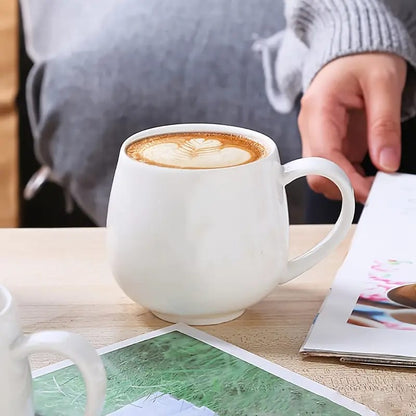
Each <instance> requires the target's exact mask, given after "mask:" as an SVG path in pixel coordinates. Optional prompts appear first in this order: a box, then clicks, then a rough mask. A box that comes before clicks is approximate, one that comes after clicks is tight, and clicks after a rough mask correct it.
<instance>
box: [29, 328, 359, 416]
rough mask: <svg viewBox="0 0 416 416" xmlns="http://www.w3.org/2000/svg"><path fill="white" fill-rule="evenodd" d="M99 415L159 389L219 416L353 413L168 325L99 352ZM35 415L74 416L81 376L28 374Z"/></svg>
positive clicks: (79, 406) (69, 371)
mask: <svg viewBox="0 0 416 416" xmlns="http://www.w3.org/2000/svg"><path fill="white" fill-rule="evenodd" d="M102 359H103V362H104V366H105V368H106V371H107V378H108V386H107V396H106V403H105V408H104V413H103V414H104V415H106V414H108V413H111V412H113V411H115V410H118V409H119V408H121V407H123V406H125V405H127V404H129V403H132V402H134V401H136V400H138V399H140V398H142V397H144V396H146V395H149V394H151V393H154V392H156V391H160V392H163V393H169V394H171V395H173V396H174V397H176V398H178V399H184V400H187V401H189V402H191V403H193V404H194V405H196V406H206V407H208V408H209V409H211V410H213V411H215V412H216V413H217V414H218V415H220V416H278V415H283V416H292V415H293V416H295V415H302V416H310V415H316V416H350V415H356V413H355V412H352V411H350V410H348V409H345V408H344V407H342V406H340V405H337V404H335V403H333V402H331V401H330V400H328V399H325V398H323V397H321V396H319V395H316V394H314V393H311V392H310V391H308V390H305V389H303V388H301V387H298V386H296V385H294V384H292V383H289V382H287V381H285V380H283V379H281V378H279V377H276V376H274V375H272V374H270V373H268V372H267V371H264V370H262V369H260V368H258V367H255V366H254V365H251V364H249V363H247V362H245V361H242V360H240V359H238V358H236V357H234V356H232V355H230V354H228V353H225V352H223V351H221V350H219V349H217V348H214V347H212V346H210V345H208V344H206V343H204V342H201V341H198V340H196V339H195V338H192V337H190V336H188V335H185V334H182V333H180V332H177V331H174V332H170V333H167V334H164V335H161V336H158V337H156V338H152V339H149V340H146V341H142V342H139V343H136V344H133V345H130V346H128V347H124V348H121V349H118V350H115V351H112V352H110V353H107V354H104V355H102ZM34 391H35V395H34V397H35V408H36V413H37V415H39V416H81V415H83V410H84V406H85V389H84V384H83V381H82V378H81V376H80V374H79V373H78V370H77V369H76V367H74V366H69V367H66V368H63V369H60V370H57V371H54V372H52V373H49V374H46V375H43V376H40V377H38V378H36V379H34Z"/></svg>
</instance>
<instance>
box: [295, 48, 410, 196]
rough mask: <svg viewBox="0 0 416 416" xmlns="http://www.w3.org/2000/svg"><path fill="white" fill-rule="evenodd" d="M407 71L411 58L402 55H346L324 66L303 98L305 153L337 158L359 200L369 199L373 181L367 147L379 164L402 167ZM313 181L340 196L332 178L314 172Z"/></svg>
mask: <svg viewBox="0 0 416 416" xmlns="http://www.w3.org/2000/svg"><path fill="white" fill-rule="evenodd" d="M406 73H407V65H406V61H405V60H404V59H402V58H401V57H399V56H397V55H393V54H389V53H365V54H358V55H351V56H346V57H342V58H338V59H336V60H334V61H332V62H330V63H329V64H327V65H326V66H325V67H324V68H322V69H321V71H320V72H319V73H318V74H317V75H316V77H315V78H314V80H313V81H312V83H311V85H310V86H309V88H308V89H307V91H306V92H305V94H304V96H303V98H302V101H301V111H300V114H299V119H298V123H299V129H300V133H301V137H302V148H303V156H305V157H308V156H319V157H324V158H327V159H329V160H332V161H333V162H335V163H337V164H338V165H339V166H340V167H341V168H342V169H343V170H344V171H345V173H346V174H347V175H348V177H349V179H350V181H351V184H352V186H353V188H354V192H355V197H356V199H357V201H359V202H362V203H364V202H365V201H366V199H367V196H368V193H369V191H370V188H371V185H372V182H373V180H374V178H373V177H368V176H365V173H364V170H363V168H362V167H361V163H362V161H363V159H364V157H365V155H366V154H367V152H368V153H369V155H370V158H371V161H372V163H373V164H374V166H375V167H376V168H377V169H379V170H381V171H384V172H394V171H396V170H397V169H398V168H399V165H400V157H401V127H400V112H401V99H402V92H403V88H404V85H405V82H406ZM308 183H309V186H310V187H311V188H312V190H314V191H315V192H319V193H322V194H324V195H325V196H326V197H327V198H329V199H340V195H339V191H338V189H337V188H336V186H335V185H334V184H333V183H332V182H330V181H329V180H328V179H325V178H323V177H320V176H310V177H308Z"/></svg>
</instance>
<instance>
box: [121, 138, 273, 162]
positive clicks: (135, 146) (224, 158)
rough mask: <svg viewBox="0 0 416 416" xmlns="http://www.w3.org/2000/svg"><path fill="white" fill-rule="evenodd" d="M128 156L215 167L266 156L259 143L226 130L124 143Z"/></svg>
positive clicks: (136, 158) (146, 160)
mask: <svg viewBox="0 0 416 416" xmlns="http://www.w3.org/2000/svg"><path fill="white" fill-rule="evenodd" d="M126 153H127V155H128V156H130V157H131V158H132V159H135V160H137V161H139V162H144V163H147V164H150V165H156V166H161V167H170V168H178V169H215V168H225V167H231V166H238V165H244V164H246V163H250V162H254V161H256V160H258V159H261V158H262V157H264V156H265V155H266V149H265V148H264V147H263V146H262V145H261V144H259V143H257V142H255V141H253V140H250V139H247V138H245V137H243V136H238V135H234V134H228V133H210V132H189V133H168V134H160V135H156V136H151V137H147V138H145V139H141V140H137V141H135V142H133V143H131V144H130V145H129V146H127V149H126Z"/></svg>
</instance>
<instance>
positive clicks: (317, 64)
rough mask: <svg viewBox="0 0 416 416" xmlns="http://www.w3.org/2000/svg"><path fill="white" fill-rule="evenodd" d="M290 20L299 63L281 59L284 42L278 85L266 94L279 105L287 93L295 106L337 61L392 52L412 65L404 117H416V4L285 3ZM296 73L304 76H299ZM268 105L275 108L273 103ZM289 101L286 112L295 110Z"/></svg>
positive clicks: (353, 0) (370, 0) (403, 0)
mask: <svg viewBox="0 0 416 416" xmlns="http://www.w3.org/2000/svg"><path fill="white" fill-rule="evenodd" d="M286 19H287V28H286V30H285V32H291V33H294V35H295V37H296V38H297V40H298V42H299V43H298V45H297V47H296V48H294V47H292V48H291V49H292V60H294V61H295V62H296V65H294V62H290V63H288V62H287V60H286V62H285V61H284V60H282V59H280V58H279V55H280V50H284V49H285V44H284V41H283V42H282V43H281V45H280V50H278V51H277V52H276V58H275V81H276V82H275V85H274V87H273V90H272V91H271V88H270V86H269V87H268V88H267V85H266V90H267V92H268V96H270V95H273V96H274V101H275V102H278V100H277V99H276V98H277V97H279V96H281V95H284V96H286V97H289V99H290V101H291V104H292V105H293V102H294V100H293V96H294V95H296V94H297V93H299V92H301V91H302V90H303V91H305V90H306V89H307V88H308V86H309V85H310V83H311V81H312V80H313V78H314V77H315V75H316V74H317V73H318V72H319V70H320V69H321V68H322V67H323V66H324V65H326V64H327V63H329V62H331V61H332V60H334V59H336V58H338V57H341V56H346V55H351V54H356V53H363V52H376V51H377V52H391V53H395V54H397V55H399V56H401V57H403V58H404V59H405V60H406V61H407V62H408V63H409V74H408V80H407V83H406V87H405V91H404V95H403V108H402V117H403V119H407V118H410V117H412V116H414V115H416V77H415V72H414V71H415V68H416V48H415V41H416V3H415V2H414V0H385V1H382V0H286ZM283 38H288V37H287V36H283ZM263 45H264V44H263ZM292 45H293V41H292ZM263 53H265V51H264V48H263ZM266 53H267V51H266ZM285 55H286V56H287V53H285ZM267 70H268V69H267V68H265V71H266V72H267ZM297 73H300V74H301V76H300V77H299V76H295V74H297ZM297 75H298V74H297ZM294 79H298V80H299V79H301V85H299V84H298V85H293V80H294ZM288 80H290V82H288ZM288 86H290V88H289V90H288ZM269 100H270V98H269ZM270 101H271V102H272V104H273V100H270ZM280 101H282V99H281V98H280ZM287 101H288V100H287V99H286V108H285V109H284V110H285V111H288V110H289V109H290V108H291V107H292V105H288V103H287ZM274 107H275V109H276V110H277V111H280V110H281V109H279V108H277V106H275V105H274Z"/></svg>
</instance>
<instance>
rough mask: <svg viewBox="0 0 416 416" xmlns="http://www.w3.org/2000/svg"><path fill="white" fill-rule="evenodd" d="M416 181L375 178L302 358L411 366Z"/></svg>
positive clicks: (414, 362) (415, 318)
mask: <svg viewBox="0 0 416 416" xmlns="http://www.w3.org/2000/svg"><path fill="white" fill-rule="evenodd" d="M415 345H416V175H408V174H391V175H388V174H384V173H378V174H377V176H376V179H375V182H374V185H373V187H372V189H371V193H370V196H369V198H368V201H367V204H366V206H365V208H364V211H363V214H362V216H361V218H360V221H359V223H358V225H357V229H356V233H355V235H354V239H353V241H352V245H351V247H350V250H349V253H348V256H347V258H346V259H345V261H344V264H343V265H342V267H341V268H340V269H339V271H338V273H337V276H336V278H335V281H334V284H333V287H332V289H331V292H330V294H329V295H328V297H327V299H326V300H325V302H324V304H323V306H322V308H321V311H320V312H319V314H318V316H317V317H316V319H315V321H314V324H313V326H312V328H311V330H310V333H309V335H308V337H307V339H306V342H305V344H304V345H303V347H302V348H301V352H302V353H304V354H305V355H318V356H335V357H340V358H341V360H342V361H347V362H362V363H368V364H381V365H394V366H405V367H413V366H416V348H415Z"/></svg>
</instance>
